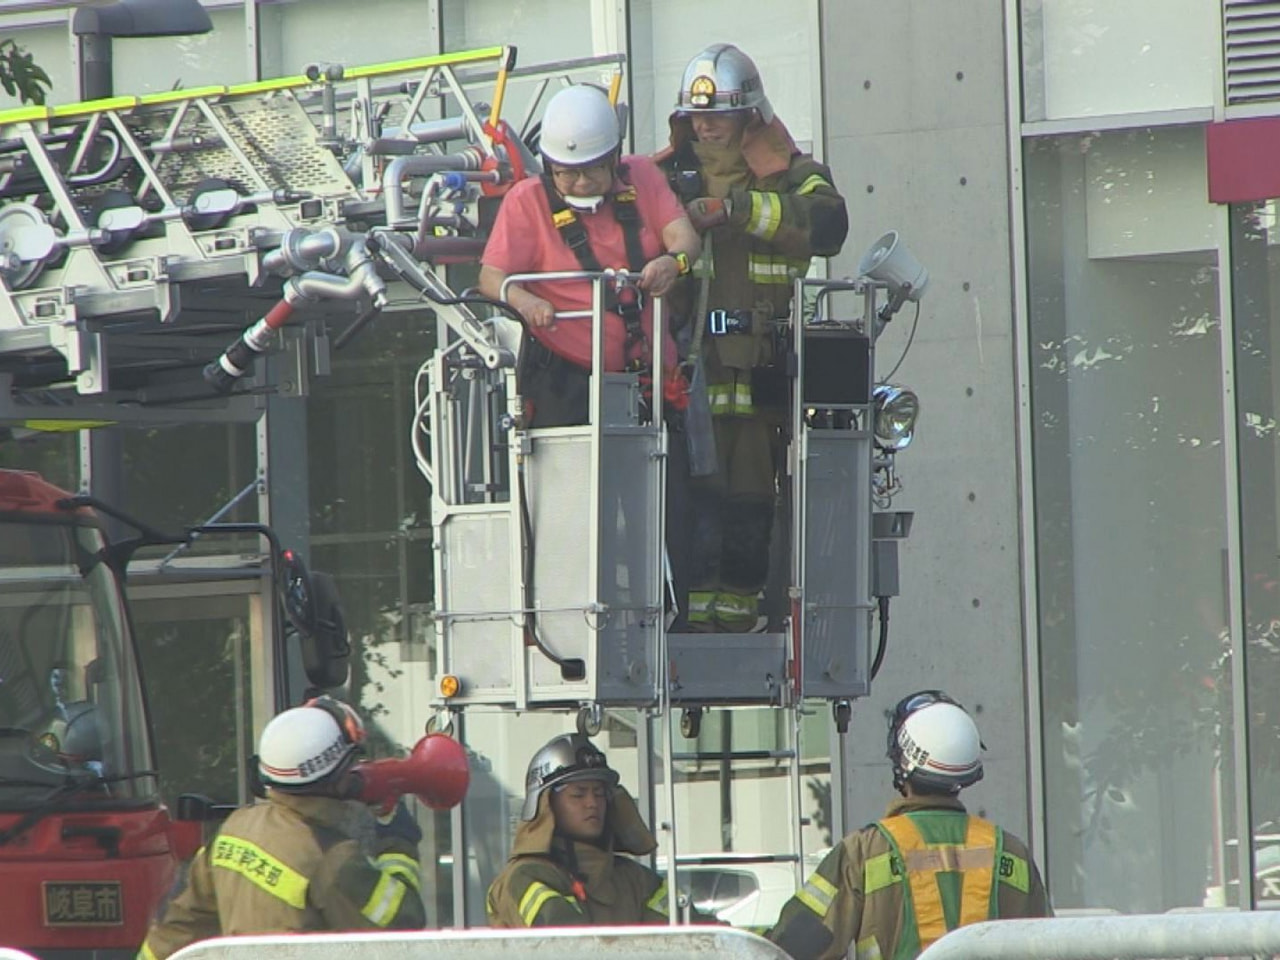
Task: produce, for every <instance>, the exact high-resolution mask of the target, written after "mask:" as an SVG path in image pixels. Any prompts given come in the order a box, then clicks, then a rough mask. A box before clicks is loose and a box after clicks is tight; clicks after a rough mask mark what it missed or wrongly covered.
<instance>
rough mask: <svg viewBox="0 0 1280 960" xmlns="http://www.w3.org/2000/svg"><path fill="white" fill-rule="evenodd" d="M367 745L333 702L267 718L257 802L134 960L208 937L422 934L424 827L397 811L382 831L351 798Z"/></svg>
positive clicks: (206, 858)
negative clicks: (409, 931)
mask: <svg viewBox="0 0 1280 960" xmlns="http://www.w3.org/2000/svg"><path fill="white" fill-rule="evenodd" d="M364 739H365V729H364V724H363V723H362V722H361V720H360V717H359V715H358V714H357V713H356V712H355V710H353V709H352V708H351V707H350V706H348V705H347V704H345V703H342V702H341V701H339V700H335V699H333V698H331V697H317V698H315V699H312V700H309V701H308V702H307V703H306V704H305V705H303V706H301V707H294V708H292V709H289V710H285V711H284V712H282V713H280V714H278V715H277V716H276V717H274V718H273V719H272V720H271V721H270V722H269V723H268V724H267V726H266V727H265V728H264V729H263V731H262V736H261V737H260V738H259V740H258V757H257V766H258V772H259V776H260V779H261V781H262V784H263V785H264V787H265V788H266V789H265V793H266V797H265V799H264V800H263V801H262V802H259V803H255V804H253V805H251V806H247V807H241V808H240V809H239V810H237V811H235V812H234V813H232V814H231V816H230V817H228V818H227V819H226V821H225V822H224V823H223V825H222V827H221V829H220V830H219V831H218V833H217V835H216V836H215V837H214V838H213V839H212V840H211V841H210V842H209V843H208V844H207V845H206V846H204V847H202V848H201V849H200V851H199V852H198V853H197V854H196V856H195V858H194V860H192V863H191V869H190V872H189V873H188V877H187V883H186V886H185V887H184V888H183V890H182V891H181V892H180V893H179V894H178V896H177V897H176V898H174V900H173V901H172V902H171V903H170V904H169V906H168V909H167V910H166V911H165V914H164V916H163V918H162V919H161V920H160V921H159V922H157V923H156V924H154V925H153V926H152V928H151V930H150V932H149V933H148V935H147V939H146V941H145V942H144V943H143V945H142V949H141V951H140V952H139V954H138V957H139V960H163V958H165V957H167V956H169V955H170V954H171V953H174V952H176V951H177V950H180V949H182V948H183V947H185V946H187V945H188V944H190V943H193V942H195V941H197V940H203V939H206V938H208V937H217V936H233V935H242V934H262V933H293V932H302V931H312V930H359V929H370V930H378V929H387V928H393V929H401V930H406V929H420V928H422V927H423V926H424V925H425V923H426V913H425V910H424V908H423V902H422V894H421V880H420V870H419V867H418V844H419V842H420V841H421V839H422V831H421V829H420V828H419V827H418V825H417V823H416V821H414V819H413V817H412V816H410V814H409V812H408V810H407V809H406V808H405V807H404V806H403V805H402V804H399V805H397V807H396V809H395V813H394V815H393V816H392V817H390V818H389V819H388V820H387V822H385V823H383V822H381V821H375V819H374V816H373V814H372V813H371V812H370V811H369V809H368V808H367V807H365V806H364V805H363V804H361V803H359V802H358V801H356V800H354V799H353V798H354V796H355V794H356V792H357V789H358V786H359V784H358V781H357V778H356V777H353V776H352V775H351V771H352V768H353V766H354V765H355V762H356V760H357V759H358V758H359V757H360V756H362V755H363V743H364Z"/></svg>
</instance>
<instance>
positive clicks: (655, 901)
mask: <svg viewBox="0 0 1280 960" xmlns="http://www.w3.org/2000/svg"><path fill="white" fill-rule="evenodd" d="M645 907H646V908H647V909H649V910H652V911H653V912H654V913H660V914H662V915H663V916H664V917H665V916H667V915H668V914H667V881H665V880H663V881H662V883H661V885H660V886H659V887H658V889H657V890H655V891H653V896H652V897H650V898H649V899H648V900H647V901H645Z"/></svg>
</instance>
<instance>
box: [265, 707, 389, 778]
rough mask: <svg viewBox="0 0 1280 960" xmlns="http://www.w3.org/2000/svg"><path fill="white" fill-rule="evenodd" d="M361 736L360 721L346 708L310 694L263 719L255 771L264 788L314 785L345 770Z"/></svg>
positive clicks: (362, 734) (350, 761)
mask: <svg viewBox="0 0 1280 960" xmlns="http://www.w3.org/2000/svg"><path fill="white" fill-rule="evenodd" d="M364 736H365V734H364V724H363V723H362V722H361V721H360V717H359V715H358V714H357V713H356V712H355V711H354V710H353V709H351V707H349V706H348V705H347V704H345V703H342V702H341V701H339V700H334V699H333V698H332V697H316V698H314V699H312V700H308V701H307V702H306V704H304V705H303V706H301V707H293V708H292V709H290V710H285V711H284V712H283V713H280V714H277V715H276V716H275V717H273V718H272V719H271V722H270V723H268V724H267V726H266V729H264V730H263V731H262V736H261V738H259V740H258V772H259V774H260V775H261V777H262V781H263V783H265V784H266V785H267V786H270V787H280V788H283V789H285V790H289V789H298V788H302V787H311V786H314V785H316V784H319V783H321V782H323V781H326V780H329V779H330V778H336V777H337V776H339V775H340V774H342V773H345V772H346V771H347V770H348V769H349V768H350V766H351V764H352V763H353V762H354V761H355V758H356V757H357V755H358V754H359V753H360V752H361V744H362V743H363V742H364Z"/></svg>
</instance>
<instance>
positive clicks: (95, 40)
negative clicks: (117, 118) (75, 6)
mask: <svg viewBox="0 0 1280 960" xmlns="http://www.w3.org/2000/svg"><path fill="white" fill-rule="evenodd" d="M114 90H115V86H114V84H113V82H112V76H111V38H110V37H109V36H106V35H105V34H101V33H84V34H81V35H80V98H81V99H82V100H102V99H105V98H106V97H109V96H111V95H112V93H113V92H114Z"/></svg>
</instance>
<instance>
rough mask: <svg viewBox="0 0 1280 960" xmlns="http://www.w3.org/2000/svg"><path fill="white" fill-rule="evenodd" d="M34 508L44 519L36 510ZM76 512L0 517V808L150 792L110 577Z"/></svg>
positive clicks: (130, 797) (123, 625)
mask: <svg viewBox="0 0 1280 960" xmlns="http://www.w3.org/2000/svg"><path fill="white" fill-rule="evenodd" d="M42 520H43V522H41V521H42ZM103 545H104V543H103V538H102V534H101V533H100V532H99V531H98V530H97V528H95V527H92V526H89V525H87V524H86V523H85V520H84V519H83V518H82V517H77V516H74V515H70V514H68V515H64V516H58V517H56V518H54V517H50V518H49V519H48V520H44V518H40V519H23V518H21V517H19V518H17V519H15V517H14V516H13V515H8V516H4V517H0V811H2V810H23V809H32V808H33V807H37V806H39V805H41V804H42V803H45V802H48V800H49V799H50V798H52V797H55V796H56V797H57V799H58V801H59V806H61V807H68V806H80V805H84V806H88V807H92V806H97V805H100V804H103V803H108V802H110V803H112V804H118V803H120V802H121V801H125V802H126V803H128V802H138V801H141V802H146V801H149V800H153V799H154V798H155V796H156V791H157V783H156V779H155V777H154V776H153V775H150V774H149V773H147V771H150V770H152V769H153V764H152V756H151V747H150V742H149V739H148V735H147V723H146V715H145V712H144V709H143V701H142V691H141V683H140V678H139V675H138V670H137V664H136V661H135V659H134V651H133V648H132V645H131V643H130V641H129V625H128V620H127V618H126V616H125V609H124V601H123V598H122V593H121V590H120V584H119V582H118V579H117V577H116V575H115V573H114V571H113V570H112V569H111V567H110V566H109V565H108V564H107V563H106V562H105V561H104V555H103V552H102V551H103Z"/></svg>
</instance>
